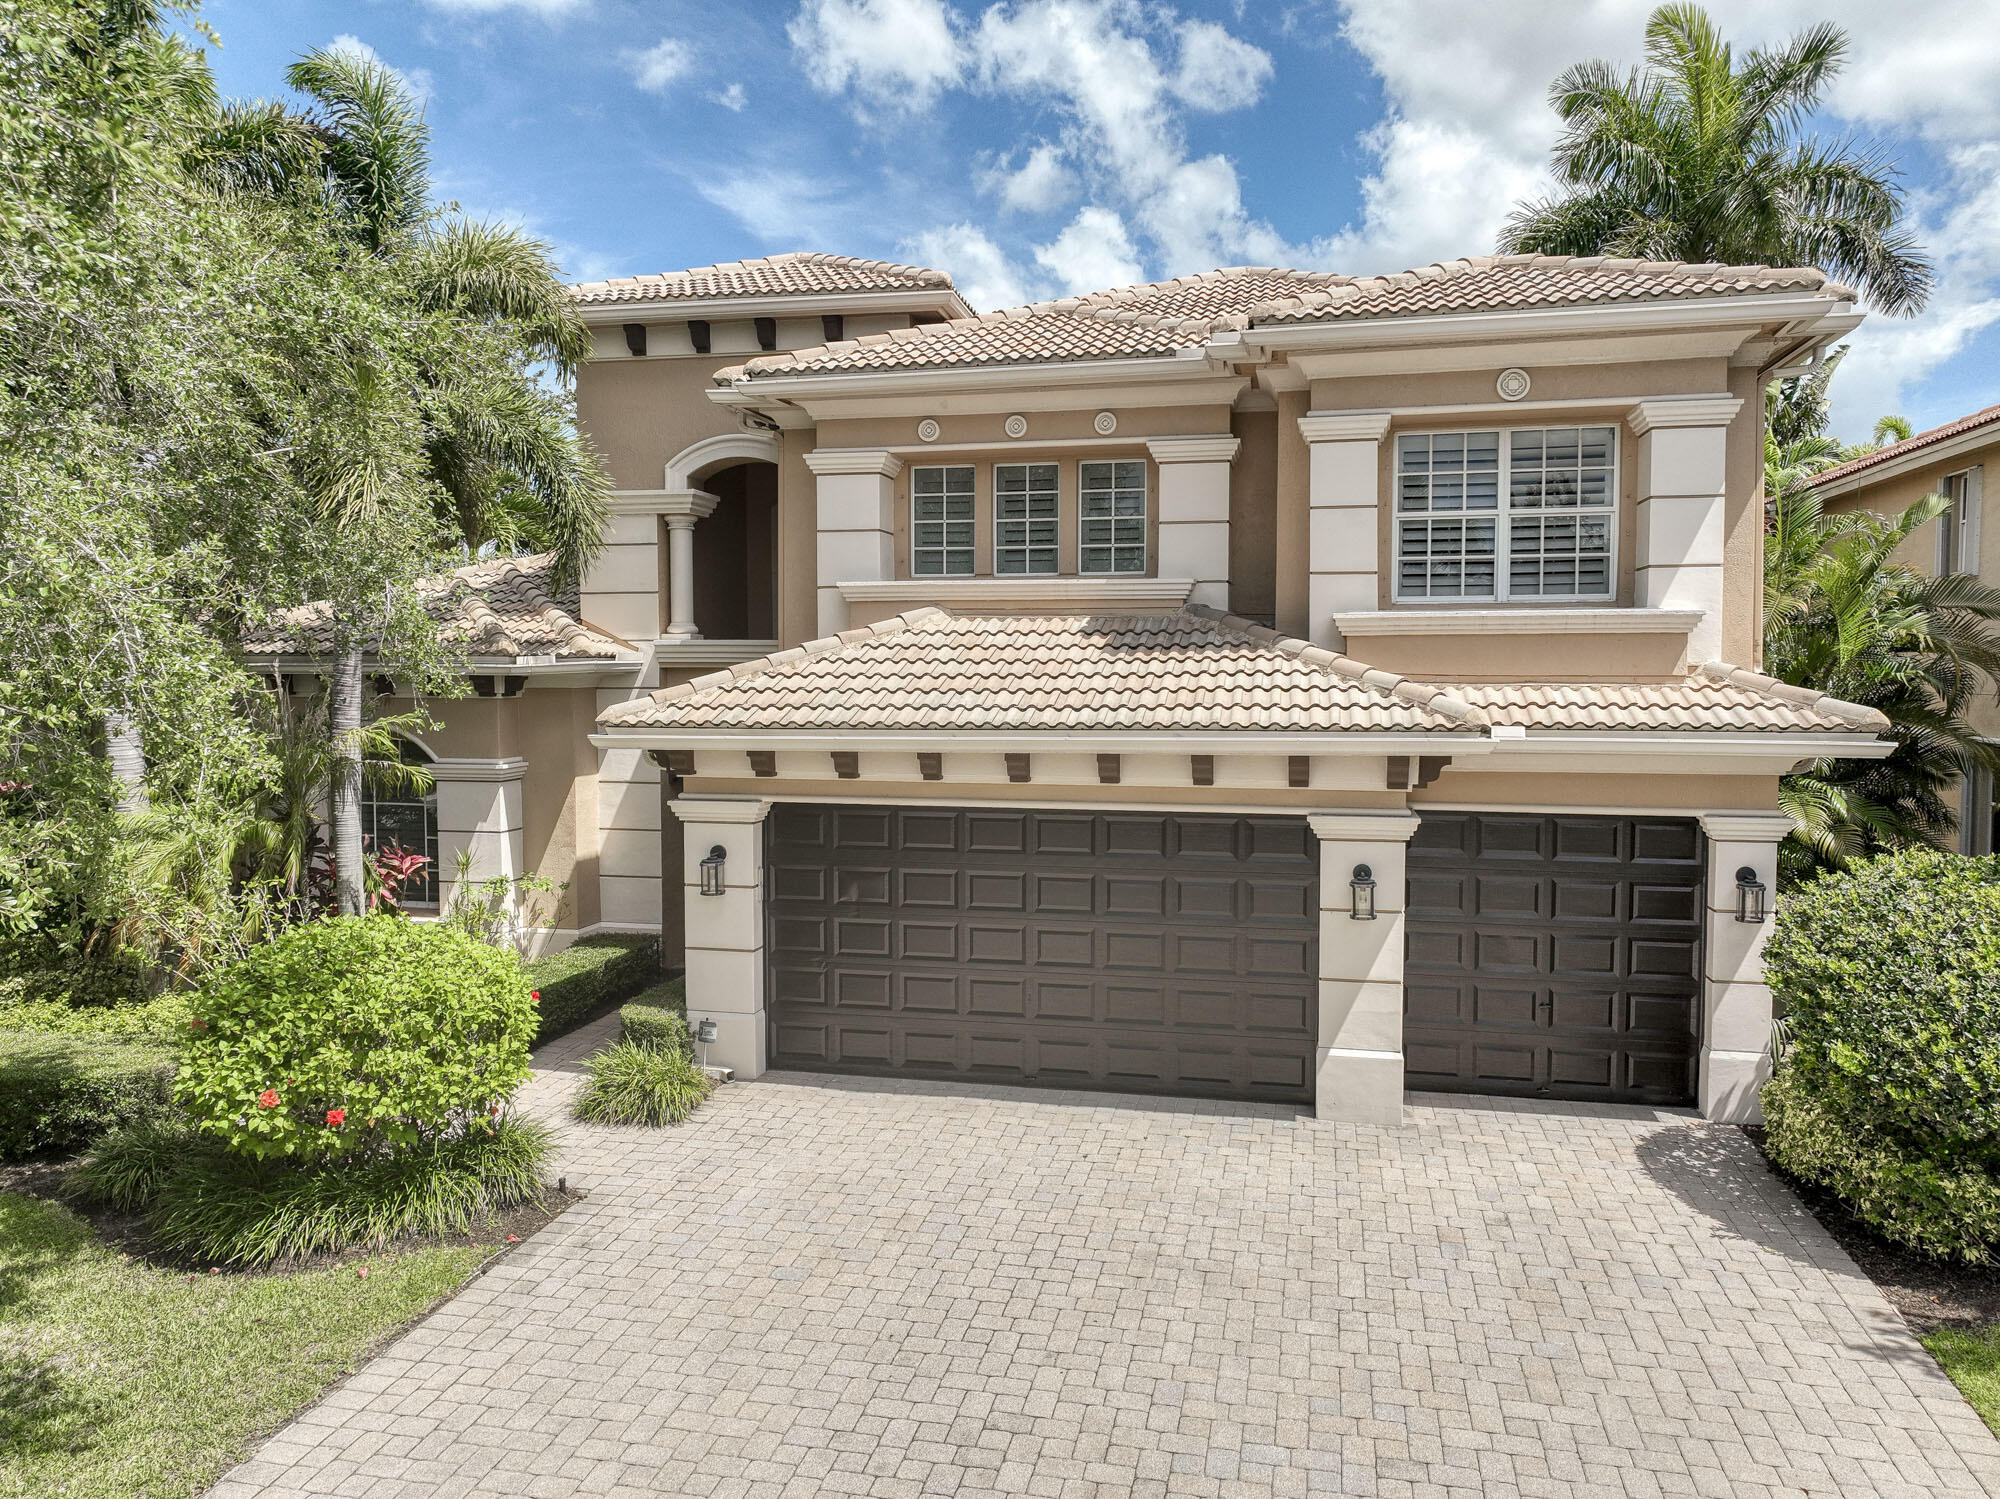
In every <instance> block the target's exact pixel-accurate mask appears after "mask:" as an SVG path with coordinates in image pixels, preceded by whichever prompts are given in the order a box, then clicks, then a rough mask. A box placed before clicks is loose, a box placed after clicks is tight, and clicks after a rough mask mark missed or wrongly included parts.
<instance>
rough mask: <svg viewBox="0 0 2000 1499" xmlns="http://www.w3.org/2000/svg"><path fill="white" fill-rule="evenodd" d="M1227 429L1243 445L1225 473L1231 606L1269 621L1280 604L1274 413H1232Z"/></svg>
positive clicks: (1276, 429)
mask: <svg viewBox="0 0 2000 1499" xmlns="http://www.w3.org/2000/svg"><path fill="white" fill-rule="evenodd" d="M1230 430H1231V431H1233V432H1234V433H1235V434H1236V438H1237V440H1238V441H1239V442H1240V443H1242V446H1241V447H1240V448H1238V449H1237V452H1236V462H1235V463H1234V464H1232V465H1231V466H1230V471H1229V609H1230V612H1231V613H1233V614H1241V615H1244V616H1246V617H1247V618H1250V619H1270V618H1272V617H1273V616H1274V615H1275V614H1276V613H1277V608H1278V599H1277V566H1278V511H1277V490H1278V413H1277V412H1275V411H1239V412H1236V413H1235V415H1234V417H1233V419H1232V421H1231V423H1230ZM1293 430H1294V431H1296V430H1297V427H1296V426H1294V428H1293Z"/></svg>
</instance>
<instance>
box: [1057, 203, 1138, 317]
mask: <svg viewBox="0 0 2000 1499" xmlns="http://www.w3.org/2000/svg"><path fill="white" fill-rule="evenodd" d="M1035 261H1036V263H1037V264H1038V265H1040V266H1041V267H1042V268H1043V269H1044V270H1046V271H1047V272H1048V273H1049V274H1050V275H1051V276H1053V277H1054V278H1055V280H1056V283H1057V285H1058V286H1059V287H1060V288H1061V289H1062V291H1063V292H1064V293H1065V294H1067V295H1071V296H1074V295H1076V294H1077V293H1079V292H1093V291H1101V290H1103V289H1104V288H1105V287H1108V286H1130V285H1131V284H1132V283H1133V282H1135V281H1143V280H1145V279H1146V273H1145V272H1144V271H1143V270H1142V269H1140V266H1139V252H1138V251H1137V249H1135V248H1134V247H1133V244H1132V236H1131V235H1129V234H1127V233H1126V232H1125V225H1124V222H1123V221H1122V220H1121V219H1120V218H1119V217H1118V215H1117V214H1115V213H1113V212H1112V211H1111V210H1110V209H1108V208H1099V207H1096V206H1095V205H1093V206H1091V207H1089V208H1086V209H1084V210H1083V211H1082V212H1081V213H1079V214H1078V215H1077V216H1076V217H1075V218H1074V219H1073V220H1071V221H1070V225H1069V227H1068V228H1066V229H1064V230H1063V232H1062V233H1061V234H1059V235H1057V236H1056V237H1055V238H1054V239H1053V240H1051V241H1050V242H1049V243H1048V244H1046V245H1037V246H1036V247H1035Z"/></svg>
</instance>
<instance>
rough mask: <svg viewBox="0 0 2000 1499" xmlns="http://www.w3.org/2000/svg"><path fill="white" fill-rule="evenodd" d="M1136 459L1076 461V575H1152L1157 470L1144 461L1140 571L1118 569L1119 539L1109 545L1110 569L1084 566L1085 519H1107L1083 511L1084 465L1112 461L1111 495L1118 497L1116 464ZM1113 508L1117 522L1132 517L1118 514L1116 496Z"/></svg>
mask: <svg viewBox="0 0 2000 1499" xmlns="http://www.w3.org/2000/svg"><path fill="white" fill-rule="evenodd" d="M1136 461H1138V460H1135V459H1129V458H1128V459H1117V458H1083V459H1079V460H1078V461H1077V465H1076V575H1077V576H1078V577H1079V578H1143V577H1149V576H1151V574H1152V572H1153V568H1154V566H1155V558H1154V556H1153V482H1154V481H1153V472H1154V471H1153V466H1152V465H1151V464H1149V463H1141V464H1140V472H1141V473H1142V474H1143V475H1144V478H1143V480H1142V481H1141V482H1142V486H1143V487H1142V488H1141V490H1140V495H1141V497H1142V499H1143V501H1144V504H1143V507H1142V508H1141V509H1140V511H1139V517H1138V519H1139V537H1140V540H1139V548H1140V557H1139V570H1138V571H1137V572H1120V571H1118V568H1117V562H1118V543H1117V542H1115V541H1114V542H1112V543H1110V548H1111V561H1112V566H1111V567H1108V568H1106V569H1104V570H1103V571H1102V572H1097V571H1093V570H1091V569H1090V568H1087V567H1085V566H1084V565H1083V527H1084V521H1085V520H1086V519H1103V518H1104V517H1095V516H1093V517H1086V516H1085V515H1084V513H1083V500H1084V489H1083V470H1084V467H1085V465H1086V464H1091V463H1107V464H1110V465H1112V470H1111V493H1112V494H1113V495H1114V496H1115V495H1116V494H1117V493H1118V470H1117V464H1119V463H1120V462H1127V463H1130V462H1136ZM1111 509H1112V514H1111V516H1110V517H1109V519H1111V520H1112V521H1113V522H1116V521H1118V520H1120V519H1126V520H1129V519H1131V517H1129V516H1124V517H1121V516H1120V515H1118V513H1117V510H1118V505H1117V502H1116V500H1115V499H1114V500H1113V502H1112V506H1111ZM1114 534H1115V528H1114Z"/></svg>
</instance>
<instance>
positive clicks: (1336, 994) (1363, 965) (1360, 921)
mask: <svg viewBox="0 0 2000 1499" xmlns="http://www.w3.org/2000/svg"><path fill="white" fill-rule="evenodd" d="M1306 821H1307V822H1309V823H1311V824H1312V830H1313V832H1314V833H1316V834H1318V835H1319V1053H1318V1069H1317V1073H1318V1075H1317V1080H1316V1082H1315V1086H1314V1094H1315V1097H1316V1099H1317V1113H1318V1115H1319V1117H1320V1118H1322V1119H1336V1120H1341V1121H1344V1122H1346V1123H1349V1124H1400V1123H1401V1122H1402V1119H1403V937H1404V932H1403V907H1404V876H1403V864H1404V853H1405V851H1406V848H1407V845H1408V844H1409V841H1410V838H1411V836H1412V835H1413V834H1414V833H1415V832H1416V831H1417V819H1416V817H1415V816H1414V815H1412V814H1411V813H1408V812H1325V813H1320V814H1318V815H1315V816H1312V817H1309V818H1307V819H1306ZM1362 866H1366V870H1367V873H1366V875H1365V876H1364V875H1360V874H1358V873H1357V871H1358V870H1359V869H1360V868H1361V867H1362ZM1359 878H1367V879H1372V880H1373V881H1374V886H1373V889H1372V892H1371V893H1372V896H1373V915H1372V917H1371V916H1367V915H1365V914H1364V915H1363V916H1361V917H1357V916H1356V914H1355V904H1356V902H1355V895H1354V883H1355V881H1356V880H1357V879H1359Z"/></svg>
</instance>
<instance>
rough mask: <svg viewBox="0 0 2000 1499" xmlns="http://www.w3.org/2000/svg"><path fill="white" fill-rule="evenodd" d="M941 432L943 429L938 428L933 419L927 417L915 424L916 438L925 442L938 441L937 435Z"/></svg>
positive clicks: (935, 420)
mask: <svg viewBox="0 0 2000 1499" xmlns="http://www.w3.org/2000/svg"><path fill="white" fill-rule="evenodd" d="M943 430H944V429H943V428H941V427H939V426H938V424H937V419H936V418H935V417H928V416H927V417H925V418H924V419H923V420H922V421H920V422H918V423H917V436H918V437H919V438H921V439H922V440H923V441H925V442H936V441H937V440H938V433H939V432H941V431H943Z"/></svg>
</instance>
